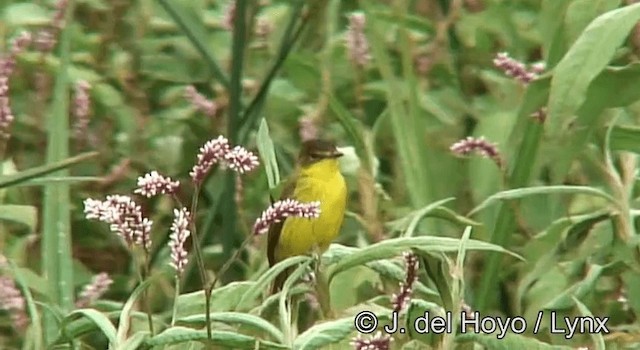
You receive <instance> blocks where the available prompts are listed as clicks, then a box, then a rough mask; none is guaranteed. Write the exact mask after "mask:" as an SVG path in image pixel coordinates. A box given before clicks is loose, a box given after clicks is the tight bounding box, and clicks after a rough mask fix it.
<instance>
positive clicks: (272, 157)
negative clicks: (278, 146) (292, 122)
mask: <svg viewBox="0 0 640 350" xmlns="http://www.w3.org/2000/svg"><path fill="white" fill-rule="evenodd" d="M256 143H257V144H258V152H259V153H260V158H262V162H263V163H264V168H265V171H266V173H267V181H268V182H269V190H273V189H274V188H275V187H276V186H277V185H278V184H279V183H280V171H279V170H278V160H277V159H276V152H275V150H274V147H273V140H271V136H269V125H267V120H266V119H264V118H263V119H262V120H261V121H260V128H259V129H258V136H257V138H256Z"/></svg>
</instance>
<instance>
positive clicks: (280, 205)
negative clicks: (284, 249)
mask: <svg viewBox="0 0 640 350" xmlns="http://www.w3.org/2000/svg"><path fill="white" fill-rule="evenodd" d="M290 216H297V217H301V218H317V217H318V216H320V202H317V201H316V202H309V203H301V202H299V201H297V200H295V199H290V198H287V199H284V200H280V201H277V202H275V203H273V204H272V205H271V206H269V208H267V210H265V211H263V212H262V215H260V217H259V218H258V219H257V220H256V222H255V224H254V225H253V234H255V235H261V234H264V233H266V232H267V231H268V230H269V227H270V226H271V225H273V224H275V223H277V222H281V221H282V220H284V219H286V218H288V217H290Z"/></svg>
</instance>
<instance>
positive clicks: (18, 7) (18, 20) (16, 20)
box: [3, 2, 51, 28]
mask: <svg viewBox="0 0 640 350" xmlns="http://www.w3.org/2000/svg"><path fill="white" fill-rule="evenodd" d="M3 17H4V20H5V21H6V22H5V24H6V25H7V26H8V27H9V28H10V27H22V26H43V25H47V24H49V23H51V17H50V16H49V14H48V13H47V11H46V10H45V9H44V8H42V6H40V5H38V4H35V3H30V2H20V3H15V4H11V6H8V7H7V8H6V9H5V10H4V16H3Z"/></svg>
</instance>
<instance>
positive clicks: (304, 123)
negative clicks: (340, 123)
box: [298, 115, 318, 142]
mask: <svg viewBox="0 0 640 350" xmlns="http://www.w3.org/2000/svg"><path fill="white" fill-rule="evenodd" d="M298 126H299V134H300V140H302V141H303V142H304V141H308V140H313V139H316V138H318V126H317V125H316V119H315V118H314V117H313V115H305V116H302V117H301V118H300V119H298Z"/></svg>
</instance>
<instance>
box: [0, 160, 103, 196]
mask: <svg viewBox="0 0 640 350" xmlns="http://www.w3.org/2000/svg"><path fill="white" fill-rule="evenodd" d="M97 155H98V152H87V153H83V154H80V155H78V156H74V157H70V158H67V159H64V160H60V161H55V162H51V163H49V164H47V165H42V166H39V167H35V168H31V169H28V170H23V171H21V172H19V173H16V174H11V175H5V176H1V177H0V188H4V187H9V186H15V185H18V184H22V183H24V182H26V181H28V180H32V179H33V181H43V182H44V181H51V179H56V178H59V176H51V177H48V178H47V179H44V178H40V177H41V176H43V175H47V174H50V173H53V172H56V171H58V170H61V169H65V168H68V167H70V166H72V165H74V164H77V163H80V162H83V161H85V160H87V159H89V158H93V157H95V156H97ZM65 177H66V176H65Z"/></svg>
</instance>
